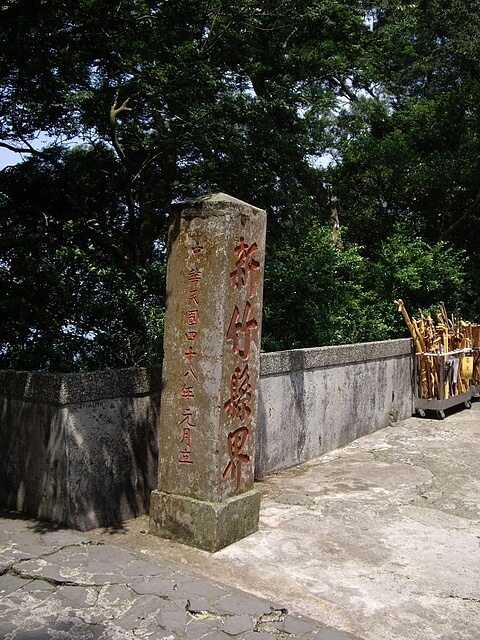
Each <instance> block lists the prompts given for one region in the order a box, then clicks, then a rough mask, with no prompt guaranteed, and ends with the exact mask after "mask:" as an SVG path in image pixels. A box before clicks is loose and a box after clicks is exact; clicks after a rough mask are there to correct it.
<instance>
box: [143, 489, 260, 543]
mask: <svg viewBox="0 0 480 640" xmlns="http://www.w3.org/2000/svg"><path fill="white" fill-rule="evenodd" d="M259 513H260V492H258V491H248V492H246V493H242V494H240V495H237V496H233V497H232V498H228V499H226V500H223V501H222V502H208V501H206V500H197V499H195V498H189V497H187V496H180V495H175V494H171V493H164V492H163V491H158V490H156V491H152V493H151V497H150V533H153V534H155V535H157V536H161V537H162V538H169V539H172V540H176V541H177V542H183V543H185V544H188V545H190V546H193V547H198V548H200V549H205V550H206V551H219V550H220V549H223V548H224V547H226V546H228V545H229V544H232V543H233V542H237V540H241V539H242V538H244V537H245V536H248V535H250V534H251V533H255V531H257V530H258V519H259Z"/></svg>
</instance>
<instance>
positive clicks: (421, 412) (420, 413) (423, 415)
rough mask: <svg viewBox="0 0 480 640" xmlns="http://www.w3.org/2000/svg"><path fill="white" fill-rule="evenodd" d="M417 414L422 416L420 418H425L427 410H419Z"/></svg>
mask: <svg viewBox="0 0 480 640" xmlns="http://www.w3.org/2000/svg"><path fill="white" fill-rule="evenodd" d="M417 413H418V415H419V416H420V418H425V415H426V414H425V409H417Z"/></svg>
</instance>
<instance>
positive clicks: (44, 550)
mask: <svg viewBox="0 0 480 640" xmlns="http://www.w3.org/2000/svg"><path fill="white" fill-rule="evenodd" d="M117 531H118V529H117ZM109 535H113V532H112V533H110V534H109ZM142 538H143V539H145V535H143V536H142V535H141V534H140V539H139V540H137V542H141V541H143V540H142ZM0 540H1V542H0V567H1V569H0V639H1V640H57V639H58V640H65V639H66V638H71V639H72V640H74V639H77V640H129V639H133V638H145V639H147V638H148V639H149V640H160V639H161V638H162V639H163V638H165V639H167V638H168V640H176V639H178V640H181V639H182V640H183V639H185V640H197V639H198V640H199V639H200V638H210V639H211V640H214V639H215V638H217V639H218V640H220V638H230V639H231V638H237V639H238V640H246V639H247V638H251V639H252V640H263V639H264V638H267V637H268V638H269V639H273V638H274V637H275V636H274V635H272V634H271V633H267V632H266V629H267V628H270V626H271V624H272V622H271V621H272V620H276V621H277V624H279V625H280V626H282V624H283V620H284V619H285V617H286V616H287V615H288V614H287V610H286V609H284V608H281V607H278V606H277V605H276V604H274V603H273V602H270V601H268V600H264V599H262V598H259V597H256V596H253V595H250V594H247V593H244V592H242V591H240V590H238V589H236V588H235V587H232V586H224V585H222V584H220V583H216V582H214V581H212V580H211V579H208V578H205V577H203V576H201V575H200V574H194V573H191V572H189V571H188V570H187V569H185V568H183V567H181V566H178V564H177V565H175V564H172V563H169V562H168V561H164V560H162V561H159V560H158V559H156V558H154V557H152V556H150V555H149V554H144V553H142V551H141V549H139V548H137V549H135V550H127V549H122V548H120V547H119V546H115V545H111V544H108V543H107V542H106V541H104V540H100V539H99V537H98V535H97V536H93V537H91V536H87V535H86V534H81V533H79V532H72V531H69V530H63V529H61V528H59V527H55V526H54V525H48V524H45V523H41V522H37V521H31V520H28V519H27V518H26V517H24V516H22V515H20V514H16V513H13V512H6V511H3V512H0ZM288 618H289V621H290V622H289V624H290V625H292V620H294V619H295V618H292V616H288ZM293 625H295V623H293ZM322 628H323V626H322V625H319V624H318V623H317V622H315V621H313V620H312V621H304V620H303V619H299V621H298V624H297V627H296V630H297V632H298V633H292V634H289V635H288V637H291V638H295V637H298V638H304V639H305V640H313V637H314V633H315V632H318V631H320V630H321V629H322ZM283 637H286V636H285V635H282V638H283Z"/></svg>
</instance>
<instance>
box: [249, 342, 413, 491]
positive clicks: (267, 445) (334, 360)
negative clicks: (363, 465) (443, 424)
mask: <svg viewBox="0 0 480 640" xmlns="http://www.w3.org/2000/svg"><path fill="white" fill-rule="evenodd" d="M412 371H413V359H412V341H411V340H410V339H402V340H387V341H383V342H368V343H361V344H352V345H341V346H337V347H319V348H315V349H298V350H294V351H280V352H275V353H264V354H263V355H262V363H261V370H260V399H259V410H258V426H257V444H256V452H255V469H256V470H255V475H256V477H257V479H258V478H261V477H264V476H266V475H268V474H270V473H272V472H274V471H278V470H279V469H285V468H288V467H292V466H295V465H297V464H300V463H302V462H306V461H307V460H311V459H313V458H316V457H318V456H320V455H322V454H323V453H326V452H328V451H333V450H334V449H337V448H338V447H342V446H344V445H346V444H348V443H349V442H352V441H353V440H356V439H357V438H360V437H361V436H363V435H366V434H367V433H372V432H373V431H376V430H377V429H381V428H383V427H386V426H387V425H388V424H389V423H391V422H394V421H397V420H404V419H405V418H407V417H409V416H411V415H412V411H413V385H412Z"/></svg>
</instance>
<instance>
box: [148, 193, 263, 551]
mask: <svg viewBox="0 0 480 640" xmlns="http://www.w3.org/2000/svg"><path fill="white" fill-rule="evenodd" d="M265 229H266V214H265V211H262V210H261V209H256V208H255V207H252V206H250V205H248V204H246V203H245V202H241V201H240V200H236V199H234V198H231V197H229V196H227V195H225V194H223V193H217V194H214V195H209V196H205V197H201V198H197V199H195V200H189V201H186V202H181V203H179V204H176V205H174V206H173V208H172V216H171V221H170V233H169V245H170V254H169V260H168V269H167V307H166V316H165V332H164V344H165V356H164V362H163V386H162V398H161V411H160V435H159V476H158V480H159V483H158V490H156V491H153V492H152V494H151V505H150V532H151V533H155V534H157V535H160V536H162V537H165V538H171V539H175V540H178V541H179V542H183V543H186V544H189V545H192V546H195V547H200V548H202V549H207V550H209V551H216V550H218V549H221V548H223V547H225V546H227V545H229V544H231V543H232V542H235V541H237V540H240V539H241V538H243V537H245V536H247V535H249V534H251V533H253V532H254V531H256V530H257V529H258V516H259V509H260V494H259V493H258V492H256V491H254V488H253V479H254V475H253V463H254V460H253V458H254V443H255V428H256V419H257V404H258V379H259V369H260V330H261V319H262V291H263V270H264V264H265Z"/></svg>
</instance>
